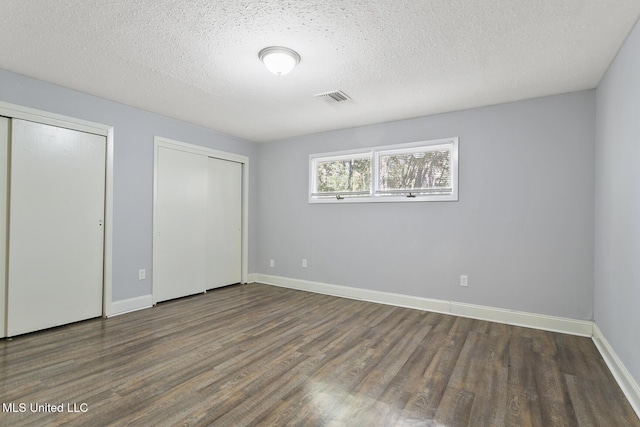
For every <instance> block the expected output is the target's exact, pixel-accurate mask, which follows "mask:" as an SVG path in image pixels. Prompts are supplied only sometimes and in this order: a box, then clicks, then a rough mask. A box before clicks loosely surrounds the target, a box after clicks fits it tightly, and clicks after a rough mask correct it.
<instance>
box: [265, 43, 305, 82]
mask: <svg viewBox="0 0 640 427" xmlns="http://www.w3.org/2000/svg"><path fill="white" fill-rule="evenodd" d="M258 57H259V58H260V60H261V61H262V62H264V65H265V66H266V67H267V69H268V70H269V71H271V72H272V73H273V74H275V75H277V76H282V75H285V74H288V73H290V72H291V70H293V68H294V67H295V66H296V65H297V64H298V62H300V55H298V53H297V52H295V51H293V50H291V49H289V48H286V47H280V46H271V47H265V48H264V49H262V50H261V51H260V53H259V54H258Z"/></svg>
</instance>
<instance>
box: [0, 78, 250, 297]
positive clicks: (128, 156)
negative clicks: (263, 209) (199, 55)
mask: <svg viewBox="0 0 640 427" xmlns="http://www.w3.org/2000/svg"><path fill="white" fill-rule="evenodd" d="M0 100H1V101H5V102H10V103H13V104H18V105H22V106H25V107H30V108H36V109H40V110H44V111H48V112H53V113H57V114H63V115H66V116H71V117H75V118H79V119H84V120H90V121H93V122H98V123H102V124H105V125H111V126H113V127H114V188H113V193H114V201H113V210H114V220H113V301H119V300H123V299H127V298H132V297H136V296H142V295H148V294H150V293H151V279H152V274H148V275H147V277H148V279H147V280H144V281H138V269H140V268H146V269H147V272H148V273H152V271H151V264H152V263H151V261H152V258H151V249H152V232H151V226H152V211H153V137H154V136H162V137H166V138H171V139H175V140H178V141H183V142H188V143H191V144H198V145H202V146H205V147H210V148H215V149H218V150H223V151H228V152H233V153H238V154H242V155H246V156H249V158H250V160H249V162H250V174H251V175H250V187H249V196H250V201H249V203H250V209H251V210H250V212H249V221H250V222H249V233H250V235H249V241H250V247H249V271H250V272H251V271H254V270H255V269H256V257H255V254H256V206H257V202H256V201H257V199H256V191H255V190H256V188H257V176H258V161H257V156H256V154H257V152H258V148H257V144H255V143H252V142H247V141H244V140H241V139H237V138H233V137H231V136H228V135H225V134H222V133H219V132H215V131H212V130H209V129H205V128H202V127H198V126H193V125H190V124H187V123H183V122H179V121H176V120H172V119H169V118H167V117H163V116H159V115H155V114H151V113H148V112H145V111H142V110H138V109H135V108H131V107H128V106H125V105H122V104H118V103H115V102H111V101H107V100H104V99H101V98H97V97H93V96H90V95H86V94H83V93H80V92H76V91H72V90H69V89H66V88H63V87H60V86H55V85H52V84H49V83H45V82H42V81H39V80H34V79H30V78H27V77H24V76H20V75H17V74H14V73H10V72H8V71H4V70H0Z"/></svg>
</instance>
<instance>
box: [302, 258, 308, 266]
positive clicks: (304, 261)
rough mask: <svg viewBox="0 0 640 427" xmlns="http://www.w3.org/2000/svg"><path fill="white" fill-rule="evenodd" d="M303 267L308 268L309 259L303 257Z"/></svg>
mask: <svg viewBox="0 0 640 427" xmlns="http://www.w3.org/2000/svg"><path fill="white" fill-rule="evenodd" d="M302 268H307V260H306V259H304V258H303V259H302Z"/></svg>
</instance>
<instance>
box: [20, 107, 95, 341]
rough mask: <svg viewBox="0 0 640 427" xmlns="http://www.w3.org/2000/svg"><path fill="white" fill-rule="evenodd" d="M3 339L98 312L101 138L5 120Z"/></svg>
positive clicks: (87, 316)
mask: <svg viewBox="0 0 640 427" xmlns="http://www.w3.org/2000/svg"><path fill="white" fill-rule="evenodd" d="M11 129H12V131H11V156H10V157H11V159H10V165H11V179H10V200H9V246H8V248H9V254H8V255H9V256H8V269H9V271H8V281H7V282H8V283H7V287H8V292H7V335H8V336H13V335H18V334H22V333H26V332H31V331H36V330H40V329H45V328H49V327H53V326H58V325H62V324H66V323H71V322H75V321H79V320H84V319H88V318H92V317H98V316H100V315H101V314H102V289H103V250H104V249H103V247H104V197H105V156H106V138H105V137H104V136H99V135H93V134H89V133H85V132H79V131H74V130H69V129H62V128H58V127H54V126H49V125H44V124H39V123H33V122H28V121H23V120H17V119H13V120H12V123H11Z"/></svg>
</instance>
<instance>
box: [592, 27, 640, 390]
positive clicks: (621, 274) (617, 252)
mask: <svg viewBox="0 0 640 427" xmlns="http://www.w3.org/2000/svg"><path fill="white" fill-rule="evenodd" d="M596 99H597V104H596V105H597V121H596V128H597V137H596V141H597V142H596V159H597V160H596V205H595V206H596V209H595V218H596V220H595V221H596V223H595V230H596V231H595V242H596V246H595V321H596V324H597V325H598V327H599V328H600V330H601V331H602V333H603V334H604V336H605V337H606V338H607V341H609V343H610V344H611V345H612V347H613V349H614V350H615V352H616V354H617V355H618V357H619V358H620V359H621V361H622V362H623V363H624V365H625V366H626V368H627V369H628V370H629V372H630V373H631V375H633V377H634V378H635V380H636V382H638V383H640V332H638V325H640V184H639V183H640V26H639V25H638V24H636V28H635V29H634V30H633V32H632V33H631V35H630V36H629V38H628V40H627V41H626V43H625V44H624V46H623V48H622V50H621V51H620V52H619V54H618V56H617V58H616V59H615V61H614V62H613V64H612V65H611V67H610V68H609V71H608V72H607V74H606V75H605V78H604V79H603V80H602V82H601V83H600V86H599V87H598V90H597V94H596Z"/></svg>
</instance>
